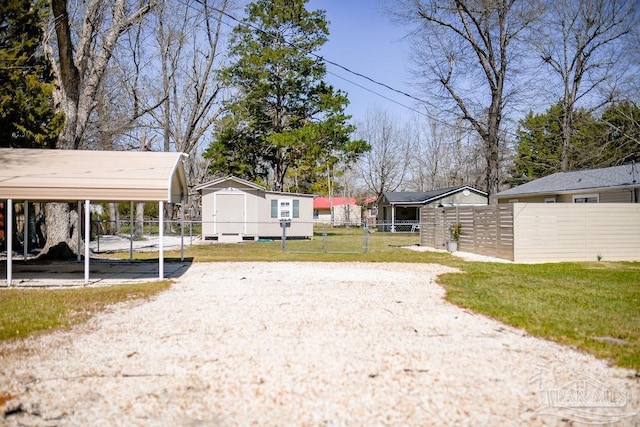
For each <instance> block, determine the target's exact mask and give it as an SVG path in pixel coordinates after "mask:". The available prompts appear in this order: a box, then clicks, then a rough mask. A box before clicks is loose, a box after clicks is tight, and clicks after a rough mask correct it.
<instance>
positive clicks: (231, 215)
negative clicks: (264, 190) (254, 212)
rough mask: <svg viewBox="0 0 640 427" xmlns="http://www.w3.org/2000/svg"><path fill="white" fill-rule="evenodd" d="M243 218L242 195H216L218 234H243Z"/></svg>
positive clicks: (244, 216)
mask: <svg viewBox="0 0 640 427" xmlns="http://www.w3.org/2000/svg"><path fill="white" fill-rule="evenodd" d="M245 218H246V215H245V211H244V194H216V225H217V230H216V231H217V233H218V234H243V233H244V223H245Z"/></svg>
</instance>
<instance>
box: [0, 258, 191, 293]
mask: <svg viewBox="0 0 640 427" xmlns="http://www.w3.org/2000/svg"><path fill="white" fill-rule="evenodd" d="M6 263H7V261H6V259H4V260H0V271H2V272H4V271H6ZM164 265H165V267H164V276H165V279H169V280H171V279H175V278H179V277H181V276H182V275H183V274H184V273H185V272H186V271H187V270H188V269H189V267H190V266H191V261H190V260H185V261H179V260H176V261H171V260H169V261H167V260H165V264H164ZM83 272H84V263H83V262H75V261H68V262H63V261H56V262H50V263H46V264H45V263H37V262H35V263H34V262H30V261H27V262H21V261H14V262H13V283H12V286H11V287H12V288H47V287H51V288H62V287H83V286H112V285H121V284H127V283H144V282H155V281H158V280H160V279H159V278H158V260H157V259H154V260H148V261H128V260H127V261H124V260H122V261H121V260H104V259H92V260H91V279H90V281H89V283H88V284H85V281H84V279H83V278H82V273H83ZM2 281H5V283H6V277H4V275H3V276H0V283H1V282H2Z"/></svg>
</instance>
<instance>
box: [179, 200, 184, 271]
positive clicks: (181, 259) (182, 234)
mask: <svg viewBox="0 0 640 427" xmlns="http://www.w3.org/2000/svg"><path fill="white" fill-rule="evenodd" d="M180 212H181V213H182V214H181V215H180V262H184V201H183V202H182V204H181V206H180Z"/></svg>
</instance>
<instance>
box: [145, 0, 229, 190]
mask: <svg viewBox="0 0 640 427" xmlns="http://www.w3.org/2000/svg"><path fill="white" fill-rule="evenodd" d="M229 4H230V1H229V0H189V1H185V2H180V3H171V2H164V3H162V5H161V6H160V7H158V9H157V15H156V19H157V29H156V42H157V45H158V49H159V60H160V63H159V64H158V66H159V68H160V70H161V79H160V85H159V86H158V87H156V88H154V94H155V95H154V96H155V97H156V98H158V99H159V100H161V101H162V102H161V106H160V108H159V109H158V110H157V111H153V112H152V113H151V117H152V119H153V123H152V124H151V125H150V126H151V127H152V129H155V131H156V132H158V133H160V134H161V135H162V141H163V147H162V149H163V151H170V150H171V149H175V150H176V151H181V152H185V153H189V154H198V153H199V149H200V144H201V143H202V142H203V138H204V137H205V136H206V135H207V132H209V131H210V130H211V128H212V126H213V124H214V123H215V121H216V120H217V119H218V117H219V116H220V114H221V113H222V111H223V110H222V105H221V101H222V92H223V87H222V86H221V85H220V83H219V81H218V79H217V74H216V71H217V70H218V69H219V68H220V66H221V65H222V64H224V60H225V56H224V49H223V48H222V47H221V45H222V42H223V41H224V37H225V35H226V34H225V33H224V32H223V31H222V18H223V16H224V13H226V12H227V11H228V9H229V7H230V6H229ZM207 142H208V141H207ZM192 163H193V165H194V166H195V165H196V164H197V163H196V162H192ZM189 170H190V171H191V172H192V173H195V172H196V170H195V169H193V168H190V169H189ZM191 178H193V177H191Z"/></svg>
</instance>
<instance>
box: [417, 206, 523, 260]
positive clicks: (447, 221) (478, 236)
mask: <svg viewBox="0 0 640 427" xmlns="http://www.w3.org/2000/svg"><path fill="white" fill-rule="evenodd" d="M455 223H460V224H461V225H462V227H461V229H460V239H459V241H458V250H460V251H464V252H472V253H476V254H481V255H488V256H494V257H499V258H504V259H509V260H512V261H513V208H512V206H511V205H493V206H454V207H444V208H433V207H425V208H422V209H420V244H421V245H422V246H431V247H433V248H438V249H446V244H447V241H448V240H449V227H450V226H451V224H455Z"/></svg>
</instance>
